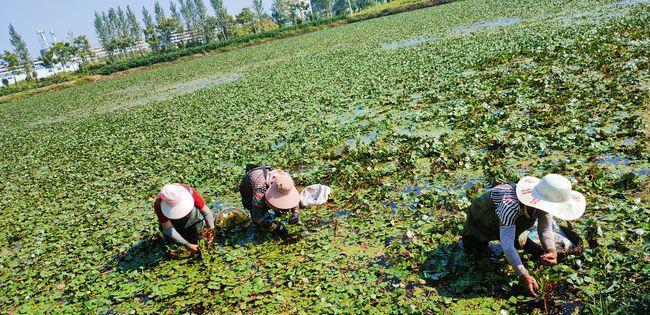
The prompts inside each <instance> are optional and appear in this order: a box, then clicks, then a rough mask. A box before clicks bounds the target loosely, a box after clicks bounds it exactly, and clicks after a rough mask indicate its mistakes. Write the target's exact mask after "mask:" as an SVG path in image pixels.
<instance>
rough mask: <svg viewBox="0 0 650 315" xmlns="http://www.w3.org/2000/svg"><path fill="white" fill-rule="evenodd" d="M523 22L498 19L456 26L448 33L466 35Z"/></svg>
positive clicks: (511, 19) (516, 18)
mask: <svg viewBox="0 0 650 315" xmlns="http://www.w3.org/2000/svg"><path fill="white" fill-rule="evenodd" d="M522 21H523V20H522V19H520V18H518V17H511V18H500V19H496V20H491V21H483V22H476V23H472V24H465V25H458V26H456V27H454V28H452V29H451V30H450V31H449V33H451V34H467V33H473V32H476V31H481V30H485V29H491V28H496V27H502V26H510V25H514V24H517V23H521V22H522Z"/></svg>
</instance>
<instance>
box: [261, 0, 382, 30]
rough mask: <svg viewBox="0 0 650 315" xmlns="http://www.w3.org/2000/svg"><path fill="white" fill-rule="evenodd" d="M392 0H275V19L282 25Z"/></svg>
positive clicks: (357, 9)
mask: <svg viewBox="0 0 650 315" xmlns="http://www.w3.org/2000/svg"><path fill="white" fill-rule="evenodd" d="M385 2H390V0H300V1H294V0H274V1H273V8H272V11H273V20H274V21H275V22H276V23H278V24H279V25H280V26H284V25H288V24H296V23H300V22H302V21H303V20H313V19H318V18H323V17H327V18H329V17H332V16H335V15H345V14H350V13H353V12H357V11H359V10H363V9H365V8H367V7H369V6H372V5H375V4H379V3H385Z"/></svg>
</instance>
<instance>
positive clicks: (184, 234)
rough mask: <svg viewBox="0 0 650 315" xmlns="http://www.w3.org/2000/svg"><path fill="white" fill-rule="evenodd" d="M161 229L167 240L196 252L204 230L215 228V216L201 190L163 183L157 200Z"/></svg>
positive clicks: (155, 210)
mask: <svg viewBox="0 0 650 315" xmlns="http://www.w3.org/2000/svg"><path fill="white" fill-rule="evenodd" d="M153 209H154V212H155V213H156V216H157V217H158V222H159V223H160V229H161V230H162V232H163V234H164V235H165V239H166V240H167V241H171V242H175V243H177V244H180V245H183V246H187V248H189V249H190V250H192V251H194V252H196V251H198V250H199V246H198V245H197V241H198V239H199V235H200V232H201V231H203V230H204V229H206V225H207V226H209V227H210V228H214V216H213V215H212V212H211V211H210V208H209V207H208V206H207V205H206V204H205V201H204V200H203V198H202V197H201V195H199V193H198V192H197V191H196V190H194V189H192V188H190V187H189V186H187V185H183V184H168V185H165V186H163V188H162V189H161V190H160V193H159V194H158V196H157V197H156V200H155V201H154V203H153Z"/></svg>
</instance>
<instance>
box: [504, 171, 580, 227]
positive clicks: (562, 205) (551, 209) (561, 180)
mask: <svg viewBox="0 0 650 315" xmlns="http://www.w3.org/2000/svg"><path fill="white" fill-rule="evenodd" d="M517 198H518V199H519V202H521V203H523V204H524V205H526V206H529V207H533V208H536V209H540V210H542V211H544V212H546V213H549V214H551V215H552V216H554V217H556V218H558V219H561V220H567V221H569V220H575V219H577V218H579V217H581V216H582V214H583V213H585V208H586V206H587V202H586V201H585V197H584V196H583V195H582V194H581V193H579V192H577V191H575V190H572V187H571V181H569V179H567V178H566V177H564V176H562V175H558V174H548V175H546V176H544V177H543V178H542V179H539V178H537V177H532V176H526V177H524V178H522V179H521V180H520V181H519V182H518V183H517Z"/></svg>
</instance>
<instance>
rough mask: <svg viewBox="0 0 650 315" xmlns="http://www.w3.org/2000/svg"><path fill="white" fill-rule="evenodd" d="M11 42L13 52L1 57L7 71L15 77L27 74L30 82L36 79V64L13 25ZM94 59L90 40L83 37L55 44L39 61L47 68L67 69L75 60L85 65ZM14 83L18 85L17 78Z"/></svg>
mask: <svg viewBox="0 0 650 315" xmlns="http://www.w3.org/2000/svg"><path fill="white" fill-rule="evenodd" d="M9 41H10V42H11V46H12V47H13V51H8V50H5V51H3V52H2V55H0V59H2V60H3V61H4V62H5V64H6V68H7V70H9V71H12V72H13V73H14V74H15V75H20V74H25V76H26V77H27V79H28V80H29V79H33V78H36V72H34V62H33V61H32V59H31V56H30V54H29V51H28V49H27V45H26V44H25V41H24V40H23V39H22V37H21V36H20V34H18V32H17V31H16V28H15V27H14V26H13V25H12V24H9ZM93 57H94V53H93V50H92V47H91V46H90V42H89V41H88V38H87V37H86V35H81V36H77V37H74V38H73V39H72V41H71V42H65V43H64V42H57V43H54V44H53V45H52V46H51V47H50V48H48V49H47V51H45V53H44V54H43V56H42V57H40V58H39V59H40V60H41V61H43V64H45V65H46V66H53V65H56V64H62V65H63V66H64V67H65V65H66V63H67V62H69V61H71V60H73V59H75V58H79V59H81V62H82V64H83V63H86V62H88V61H90V60H91V59H92V58H93ZM14 83H18V82H17V80H16V79H15V76H14ZM2 84H3V85H7V84H8V82H2Z"/></svg>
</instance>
